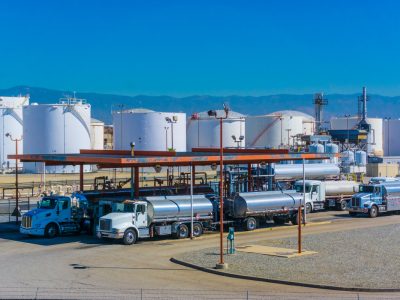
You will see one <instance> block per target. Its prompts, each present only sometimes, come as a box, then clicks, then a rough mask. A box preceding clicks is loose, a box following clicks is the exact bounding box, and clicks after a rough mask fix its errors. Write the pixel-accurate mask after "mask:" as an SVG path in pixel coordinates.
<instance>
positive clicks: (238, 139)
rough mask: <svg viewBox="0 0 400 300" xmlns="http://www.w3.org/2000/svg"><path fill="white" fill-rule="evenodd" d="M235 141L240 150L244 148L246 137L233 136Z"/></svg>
mask: <svg viewBox="0 0 400 300" xmlns="http://www.w3.org/2000/svg"><path fill="white" fill-rule="evenodd" d="M232 139H233V141H234V142H235V143H236V144H237V148H238V149H240V148H242V141H243V140H244V135H241V136H239V138H236V135H234V134H233V135H232Z"/></svg>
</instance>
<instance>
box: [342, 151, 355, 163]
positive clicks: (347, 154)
mask: <svg viewBox="0 0 400 300" xmlns="http://www.w3.org/2000/svg"><path fill="white" fill-rule="evenodd" d="M340 157H341V161H342V164H343V165H344V166H349V165H354V162H355V159H354V152H353V151H351V150H346V151H343V152H342V153H341V155H340Z"/></svg>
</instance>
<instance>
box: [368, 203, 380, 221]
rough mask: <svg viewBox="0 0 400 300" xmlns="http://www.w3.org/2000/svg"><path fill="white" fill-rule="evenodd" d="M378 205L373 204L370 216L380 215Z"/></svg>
mask: <svg viewBox="0 0 400 300" xmlns="http://www.w3.org/2000/svg"><path fill="white" fill-rule="evenodd" d="M378 213H379V212H378V207H376V206H375V205H373V206H372V207H371V208H370V210H369V217H370V218H376V217H377V216H378Z"/></svg>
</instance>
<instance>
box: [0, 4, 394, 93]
mask: <svg viewBox="0 0 400 300" xmlns="http://www.w3.org/2000/svg"><path fill="white" fill-rule="evenodd" d="M399 13H400V1H397V0H393V1H385V0H379V1H378V0H374V1H362V0H359V1H357V0H316V1H311V0H292V1H290V0H260V1H251V0H243V1H235V0H227V1H223V0H210V1H207V0H201V1H195V0H192V1H191V0H182V1H174V0H160V1H153V0H142V1H134V0H126V1H117V0H115V1H100V0H93V1H90V0H65V1H63V0H57V1H56V0H51V1H50V0H49V1H44V0H43V1H40V0H35V1H32V0H26V1H19V0H1V1H0V33H1V35H0V38H1V40H0V88H8V87H12V86H15V85H30V86H39V87H46V88H54V89H63V90H76V91H89V92H101V93H117V94H127V95H136V94H149V95H173V96H183V95H191V94H209V95H232V94H239V95H265V94H275V93H296V94H297V93H312V92H316V91H324V92H326V93H335V92H337V93H353V92H359V91H360V88H361V86H362V85H366V86H368V89H369V91H370V92H371V93H380V94H383V95H400V17H399Z"/></svg>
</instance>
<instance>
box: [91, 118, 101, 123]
mask: <svg viewBox="0 0 400 300" xmlns="http://www.w3.org/2000/svg"><path fill="white" fill-rule="evenodd" d="M90 123H91V124H104V122H103V121H100V120H97V119H95V118H91V119H90Z"/></svg>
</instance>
